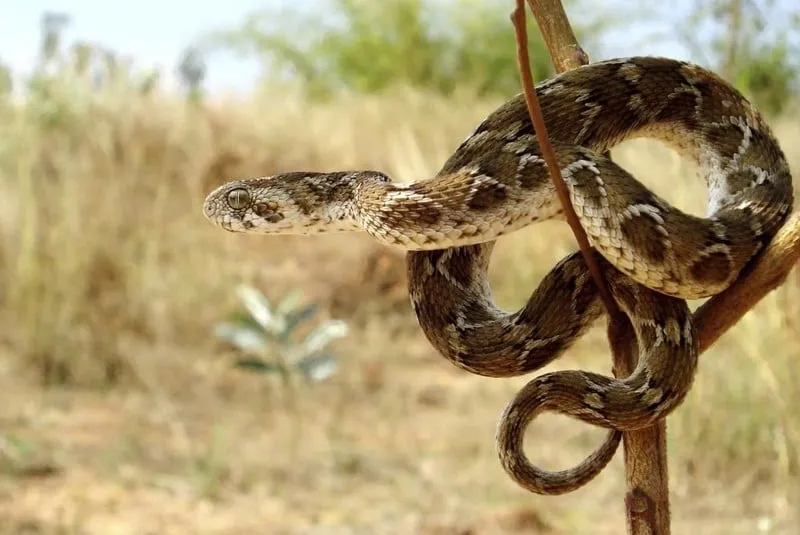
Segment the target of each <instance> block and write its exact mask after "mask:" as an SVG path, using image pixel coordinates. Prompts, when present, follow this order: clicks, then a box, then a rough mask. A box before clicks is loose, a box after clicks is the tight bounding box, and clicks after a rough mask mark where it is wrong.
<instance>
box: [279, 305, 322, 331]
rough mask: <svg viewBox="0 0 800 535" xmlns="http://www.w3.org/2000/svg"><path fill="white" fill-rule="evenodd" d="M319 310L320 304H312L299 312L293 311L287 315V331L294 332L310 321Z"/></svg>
mask: <svg viewBox="0 0 800 535" xmlns="http://www.w3.org/2000/svg"><path fill="white" fill-rule="evenodd" d="M318 308H319V304H318V303H310V304H308V305H306V306H304V307H302V308H299V309H297V310H292V311H291V312H289V313H288V314H287V315H286V330H287V331H293V330H294V329H295V328H297V327H298V326H299V325H300V324H301V323H303V322H304V321H306V320H308V319H310V318H311V317H312V316H313V315H314V314H315V313H316V312H317V309H318Z"/></svg>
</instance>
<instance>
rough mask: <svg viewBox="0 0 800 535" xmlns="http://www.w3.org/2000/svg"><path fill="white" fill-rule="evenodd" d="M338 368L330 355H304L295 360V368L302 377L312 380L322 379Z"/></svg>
mask: <svg viewBox="0 0 800 535" xmlns="http://www.w3.org/2000/svg"><path fill="white" fill-rule="evenodd" d="M338 368H339V366H338V364H337V363H336V359H335V358H334V357H333V356H332V355H328V354H325V355H317V356H313V357H306V358H304V359H301V360H300V361H298V362H297V369H298V370H300V373H302V374H303V376H304V377H306V378H307V379H310V380H312V381H324V380H325V379H327V378H328V377H330V376H331V375H333V374H334V373H336V370H337V369H338Z"/></svg>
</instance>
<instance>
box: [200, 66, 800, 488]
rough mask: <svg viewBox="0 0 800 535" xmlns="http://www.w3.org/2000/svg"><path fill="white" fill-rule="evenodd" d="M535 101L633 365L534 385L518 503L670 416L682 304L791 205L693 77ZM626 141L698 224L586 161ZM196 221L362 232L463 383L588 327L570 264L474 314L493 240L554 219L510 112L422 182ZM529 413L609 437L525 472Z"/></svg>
mask: <svg viewBox="0 0 800 535" xmlns="http://www.w3.org/2000/svg"><path fill="white" fill-rule="evenodd" d="M537 91H538V94H539V98H540V101H541V106H542V109H543V113H544V119H545V122H546V124H547V126H548V132H549V134H550V138H551V141H552V143H553V144H554V147H555V149H556V155H557V159H558V163H559V166H560V167H561V174H562V176H563V178H564V180H565V182H566V184H567V186H568V189H569V194H570V198H571V200H572V203H573V205H574V207H575V210H576V212H577V214H578V217H579V218H580V220H581V223H582V225H583V227H584V228H585V230H586V232H587V234H588V237H589V240H590V242H591V244H592V245H593V247H594V248H595V249H596V250H597V252H598V253H599V255H598V258H599V259H600V260H601V265H602V266H603V270H604V274H605V276H606V279H607V280H608V281H609V284H610V286H611V291H612V294H613V296H614V298H615V299H616V300H617V302H618V303H619V305H620V308H621V309H622V310H623V312H625V313H626V314H627V315H628V316H629V317H630V319H631V321H632V324H633V326H634V330H635V332H636V338H637V342H638V347H639V348H640V356H639V361H638V365H637V368H636V369H635V371H634V372H633V373H632V374H631V375H630V376H629V377H626V378H623V379H616V378H611V377H606V376H603V375H600V374H595V373H589V372H584V371H572V370H565V371H557V372H553V373H548V374H544V375H541V376H538V377H536V378H535V379H533V380H532V381H531V382H529V383H528V384H527V385H526V386H525V387H524V388H523V390H522V391H520V393H519V394H518V395H517V396H516V397H515V399H514V400H512V402H511V403H510V404H509V405H508V406H507V407H506V410H505V412H504V414H503V416H502V418H501V421H500V424H499V427H498V436H497V440H498V450H499V453H500V458H501V462H502V463H503V466H504V468H505V469H506V471H507V472H508V473H509V474H510V475H511V477H512V478H513V479H514V480H515V481H517V482H518V483H519V484H520V485H522V486H523V487H525V488H527V489H529V490H531V491H533V492H537V493H549V494H555V493H561V492H566V491H569V490H571V489H573V488H575V487H577V486H580V485H582V484H583V483H585V482H586V481H588V480H589V479H591V478H592V477H594V476H595V475H596V474H597V473H599V471H600V470H601V469H602V468H603V466H605V464H606V463H607V462H608V461H609V460H610V459H611V457H612V456H613V454H614V451H615V449H616V447H617V444H618V442H619V438H620V431H623V430H632V429H637V428H641V427H645V426H648V425H651V424H652V423H653V422H654V421H655V420H657V419H659V418H662V417H664V416H665V415H666V414H668V413H669V411H671V410H672V409H674V408H675V407H676V406H677V405H679V404H680V403H681V402H682V401H683V399H684V398H685V395H686V393H687V391H688V389H689V387H690V386H691V383H692V380H693V377H694V371H695V368H696V365H697V341H696V337H695V332H694V327H693V325H692V322H691V314H690V311H689V309H688V307H687V305H686V303H685V301H684V299H693V298H700V297H706V296H710V295H713V294H716V293H718V292H720V291H722V290H723V289H725V288H726V287H727V286H728V285H729V284H730V283H731V282H732V281H734V280H735V279H736V277H737V276H738V274H739V273H740V271H741V270H742V269H743V267H745V266H746V265H747V264H748V262H749V261H750V260H751V259H752V258H753V257H754V256H755V255H756V254H758V252H759V251H760V250H761V249H762V248H763V247H764V246H765V245H766V244H767V243H768V242H769V240H770V239H771V238H772V236H773V235H774V234H775V232H776V231H777V230H778V229H779V228H780V226H781V225H782V224H783V222H784V221H785V219H786V218H787V216H788V215H789V212H790V211H791V209H792V206H793V192H792V179H791V176H790V173H789V167H788V165H787V162H786V160H785V158H784V155H783V153H782V151H781V149H780V147H779V146H778V143H777V142H776V140H775V139H774V137H773V136H772V134H771V132H770V129H769V127H768V125H767V124H766V123H765V121H764V120H763V119H762V117H761V116H760V115H759V113H758V112H757V111H756V110H755V109H754V108H753V107H752V106H751V105H750V103H749V102H748V101H747V100H746V99H745V98H744V97H742V95H740V94H739V93H738V92H737V91H736V90H735V89H734V88H733V87H731V86H730V85H729V84H728V83H727V82H725V81H724V80H722V79H721V78H719V77H718V76H716V75H715V74H713V73H711V72H709V71H707V70H704V69H702V68H700V67H698V66H696V65H692V64H689V63H684V62H679V61H675V60H670V59H664V58H653V57H637V58H624V59H616V60H609V61H604V62H598V63H594V64H591V65H587V66H585V67H581V68H579V69H576V70H573V71H568V72H566V73H563V74H560V75H558V76H556V77H554V78H552V79H550V80H547V81H545V82H544V83H541V84H539V85H538V87H537ZM642 136H646V137H652V138H655V139H659V140H661V141H662V142H664V143H666V144H667V145H669V146H671V147H672V148H674V149H675V150H676V151H677V152H678V153H680V154H681V155H682V156H684V157H687V158H690V159H692V160H694V161H695V162H696V163H697V164H698V168H699V169H700V173H701V174H702V175H703V177H704V178H705V181H706V184H707V187H708V192H709V203H708V215H707V217H704V218H701V217H696V216H693V215H689V214H686V213H684V212H682V211H680V210H678V209H676V208H674V207H672V206H670V205H669V204H668V203H667V202H666V201H664V200H663V199H661V198H660V197H658V196H657V195H655V194H654V193H653V192H651V191H650V190H648V189H647V188H646V187H644V186H643V185H642V184H641V183H639V182H638V181H637V180H636V179H635V178H633V177H632V176H631V175H630V174H628V173H627V172H626V171H625V170H624V169H622V168H620V167H619V166H617V165H616V164H614V163H613V162H612V161H610V160H609V159H607V158H605V157H604V156H602V154H601V153H603V152H604V151H606V150H608V149H610V148H611V147H613V146H614V145H617V144H618V143H620V142H622V141H624V140H626V139H630V138H634V137H642ZM204 213H205V215H206V217H208V218H209V219H210V220H211V221H212V222H214V223H215V224H217V225H219V226H221V227H222V228H224V229H226V230H229V231H233V232H248V233H264V234H315V233H322V232H329V231H350V230H362V231H363V230H366V231H367V232H368V233H369V234H370V235H372V236H373V237H374V238H376V239H377V240H379V241H380V242H382V243H384V244H386V245H390V246H397V247H401V248H403V249H406V250H408V251H409V252H408V256H407V264H408V282H409V289H410V294H411V300H412V304H413V308H414V311H415V313H416V315H417V317H418V320H419V323H420V325H421V327H422V329H423V331H424V332H425V335H426V336H427V338H428V340H430V342H431V343H432V344H433V346H434V347H435V348H436V349H437V350H438V351H439V352H440V353H441V354H442V355H444V356H445V357H446V358H448V359H449V360H450V361H452V362H453V363H454V364H456V365H457V366H459V367H461V368H464V369H466V370H468V371H470V372H472V373H476V374H480V375H485V376H491V377H509V376H515V375H521V374H525V373H529V372H531V371H534V370H536V369H539V368H541V367H542V366H544V365H546V364H548V363H550V362H552V361H553V360H554V359H555V358H557V357H558V356H559V355H561V354H562V353H563V352H564V350H565V349H566V348H568V347H569V346H570V345H571V344H572V343H573V342H574V341H575V340H576V339H577V338H579V337H580V336H581V335H582V334H583V333H584V332H585V331H586V329H587V328H588V327H589V326H590V325H591V324H592V323H593V322H594V321H595V320H596V319H597V318H598V317H599V316H601V315H602V314H603V311H604V309H603V307H602V306H601V304H600V302H599V298H598V292H597V290H596V288H595V286H594V284H593V282H592V280H591V278H590V277H589V274H588V272H587V268H586V266H585V264H584V262H583V259H582V257H581V256H580V255H578V254H577V253H576V254H572V255H570V256H569V257H567V258H566V259H564V260H562V261H561V262H560V263H559V264H558V265H557V266H556V267H555V268H554V269H553V270H552V271H551V272H550V273H549V274H548V275H547V276H546V277H545V278H544V280H543V281H542V283H541V284H540V286H539V287H538V288H537V289H536V291H535V292H534V293H533V294H532V295H531V297H530V299H529V300H528V302H527V304H526V305H525V306H524V307H523V308H522V309H521V310H518V311H516V312H513V313H508V312H506V311H503V310H501V309H500V308H498V307H497V306H496V304H495V302H494V300H493V298H492V295H491V290H490V287H489V284H488V281H487V268H488V265H489V257H490V255H491V251H492V247H493V243H494V242H493V240H495V239H496V238H498V237H499V236H501V235H503V234H506V233H509V232H512V231H514V230H517V229H520V228H522V227H525V226H527V225H529V224H531V223H533V222H535V221H541V220H544V219H548V218H553V217H560V215H561V207H560V204H559V202H558V199H557V197H556V195H555V192H554V189H553V186H552V184H551V182H550V180H549V178H548V174H547V166H546V165H545V162H544V160H543V159H542V157H541V155H540V152H539V146H538V144H537V143H536V139H535V136H534V133H533V128H532V125H531V122H530V120H529V117H528V112H527V109H526V106H525V101H524V98H523V97H522V96H521V95H518V96H516V97H514V98H512V99H511V100H509V101H508V102H506V103H505V104H503V105H502V106H501V107H500V108H498V109H497V110H495V111H494V112H493V113H492V114H491V115H489V117H487V118H486V119H485V120H484V121H483V122H482V123H481V124H480V125H479V126H478V127H477V129H476V130H475V131H474V132H473V133H472V134H471V135H470V136H469V137H468V138H467V139H466V140H465V141H464V142H463V143H462V144H461V145H460V146H459V147H458V148H457V149H456V151H455V152H454V153H453V155H452V156H451V157H450V158H449V159H448V160H447V162H446V163H445V164H444V166H443V167H442V169H441V171H439V173H438V174H437V175H436V176H435V177H433V178H430V179H426V180H421V181H418V182H414V183H411V184H399V183H393V182H392V181H391V179H389V178H388V177H387V176H386V175H384V174H382V173H380V172H377V171H348V172H333V173H311V172H300V173H284V174H279V175H275V176H272V177H266V178H255V179H247V180H237V181H233V182H229V183H227V184H224V185H223V186H221V187H219V188H218V189H216V190H215V191H213V192H212V193H211V194H209V196H208V197H207V199H206V202H205V205H204ZM545 410H549V411H557V412H561V413H564V414H567V415H569V416H572V417H574V418H578V419H580V420H583V421H586V422H589V423H592V424H595V425H598V426H602V427H606V428H609V429H611V431H610V433H609V436H608V438H607V439H606V441H605V442H604V444H603V445H602V446H601V447H600V448H599V449H598V450H597V451H596V452H595V453H594V454H592V455H591V456H590V457H589V458H587V459H586V460H585V461H584V462H582V463H581V464H580V465H578V466H576V467H574V468H571V469H568V470H562V471H558V472H549V471H545V470H541V469H539V468H537V467H535V466H533V465H532V464H531V463H530V462H529V461H528V459H527V457H526V456H525V453H524V451H523V449H522V436H523V432H524V429H525V427H526V426H527V424H528V423H529V422H530V421H531V420H532V419H533V418H534V417H535V416H536V415H537V414H540V413H541V412H542V411H545Z"/></svg>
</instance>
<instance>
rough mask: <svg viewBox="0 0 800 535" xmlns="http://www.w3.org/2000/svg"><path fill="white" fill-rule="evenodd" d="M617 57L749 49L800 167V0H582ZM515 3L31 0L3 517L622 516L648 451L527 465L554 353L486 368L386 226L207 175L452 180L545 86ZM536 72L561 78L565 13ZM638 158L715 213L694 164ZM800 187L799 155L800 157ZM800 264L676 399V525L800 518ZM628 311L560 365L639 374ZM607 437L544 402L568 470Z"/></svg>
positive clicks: (8, 148)
mask: <svg viewBox="0 0 800 535" xmlns="http://www.w3.org/2000/svg"><path fill="white" fill-rule="evenodd" d="M565 6H566V9H567V12H568V14H569V15H570V17H571V18H572V21H573V24H574V25H575V27H576V29H577V31H578V34H579V38H580V40H581V42H582V44H583V45H584V47H585V49H586V50H587V52H588V53H589V55H590V57H591V58H592V60H595V61H596V60H601V59H605V58H609V57H616V56H624V55H636V54H645V55H667V56H672V57H676V58H680V59H688V60H692V61H695V62H698V63H700V64H702V65H704V66H706V67H709V68H712V69H714V70H716V71H718V72H720V73H721V74H722V75H723V76H725V77H726V78H727V79H729V80H731V81H732V82H734V83H735V84H736V85H737V87H739V88H740V89H741V90H742V91H743V92H744V93H745V94H747V95H748V96H749V97H750V98H752V99H753V100H754V101H755V102H756V103H757V105H758V106H759V107H760V109H761V110H762V111H763V112H764V113H765V114H766V115H767V117H769V119H770V123H771V125H772V126H773V128H774V130H775V132H776V134H777V136H778V137H779V139H780V140H781V142H782V145H783V148H784V149H785V151H786V152H787V155H788V156H789V158H790V161H791V165H792V169H793V173H794V176H795V177H797V176H800V150H798V146H800V119H798V117H800V114H798V112H800V107H799V105H800V102H798V95H799V94H800V60H798V58H799V57H800V55H799V54H798V53H800V16H799V15H798V13H799V12H800V8H798V7H797V4H796V2H793V1H791V0H780V1H779V0H773V1H767V0H758V1H756V0H749V1H748V0H713V1H689V0H683V1H679V2H674V3H672V4H668V3H666V2H655V1H639V2H635V1H628V2H623V1H619V0H617V1H609V0H603V1H599V0H567V1H566V2H565ZM512 9H513V2H511V1H500V0H494V1H492V0H462V1H457V0H449V1H448V0H438V1H436V0H427V1H424V0H383V1H382V2H376V1H367V0H361V1H359V0H294V1H293V2H279V1H272V2H271V1H268V0H228V1H227V2H221V3H207V4H196V3H190V2H185V1H182V0H174V1H172V2H156V1H155V0H146V1H145V0H143V1H141V2H139V3H136V4H133V3H132V4H110V3H102V2H95V1H90V0H82V1H73V2H66V1H61V2H56V1H45V0H28V1H27V2H24V3H17V4H14V3H11V2H5V3H4V4H3V6H2V8H0V64H2V67H0V533H1V534H87V535H88V534H92V535H93V534H104V535H105V534H144V533H159V534H173V533H174V534H185V533H198V534H234V533H235V534H267V533H268V534H309V535H310V534H342V535H349V534H384V533H385V534H424V535H478V534H481V535H483V534H513V533H526V534H528V533H542V534H567V533H569V534H571V533H620V532H621V531H622V529H623V527H622V526H623V525H624V510H623V503H622V497H623V492H624V480H623V474H622V459H621V457H622V456H621V453H620V455H618V456H617V458H616V459H615V460H614V461H613V462H612V464H611V466H610V467H609V468H608V469H607V470H606V471H605V472H604V473H603V474H602V475H601V476H600V477H598V478H597V479H596V480H595V481H593V482H592V483H591V484H589V485H588V486H586V487H584V488H582V489H580V490H578V491H577V492H574V493H572V494H570V495H567V496H562V497H543V496H534V495H530V494H527V493H525V492H524V491H523V490H522V489H520V488H518V487H517V486H516V485H515V484H513V483H512V482H511V481H510V480H509V479H508V478H507V477H506V476H505V473H504V472H503V471H502V469H501V467H500V464H499V461H498V459H497V455H496V452H495V449H494V432H495V426H496V423H497V419H498V417H499V415H500V413H501V411H502V409H503V407H504V406H505V404H506V403H507V402H508V401H509V400H510V399H511V397H512V396H513V395H514V394H515V393H516V391H517V390H518V389H519V388H520V387H521V386H522V385H523V384H524V383H525V382H526V380H527V379H528V378H525V377H523V378H516V379H512V380H499V379H488V378H481V377H476V376H471V375H469V374H467V373H465V372H462V371H460V370H458V369H456V368H455V367H454V366H452V365H451V364H449V363H448V362H447V361H445V360H444V359H442V358H441V357H439V356H438V355H437V354H436V353H435V352H434V351H433V350H432V348H431V347H430V346H429V344H428V343H427V341H426V340H425V339H424V337H423V335H422V333H421V331H420V330H419V329H418V327H417V325H416V321H415V318H414V316H413V314H412V312H411V309H410V306H409V302H408V296H407V293H406V286H405V284H406V282H405V266H404V261H403V255H402V254H401V253H399V252H397V251H392V250H389V249H386V248H383V247H381V246H379V245H376V244H375V243H373V242H372V241H371V240H370V239H369V238H368V237H366V236H364V235H357V234H353V235H332V236H326V237H313V238H293V237H257V236H241V235H233V234H228V233H225V232H223V231H221V230H219V229H217V228H214V227H212V226H211V225H210V224H209V223H208V222H207V221H206V220H205V219H204V218H203V215H202V211H201V204H202V200H203V198H204V197H205V195H206V194H207V193H208V192H209V191H210V190H211V189H212V188H214V187H216V186H217V185H219V184H221V183H223V182H225V181H228V180H231V179H234V178H238V177H251V176H259V175H269V174H273V173H276V172H282V171H290V170H309V171H330V170H337V169H379V170H382V171H385V172H387V173H389V174H390V175H392V176H393V177H394V178H395V179H397V180H415V179H419V178H423V177H428V176H431V175H433V174H435V173H436V171H437V170H438V168H439V166H440V165H441V164H442V163H443V162H444V160H445V159H446V158H447V157H448V156H449V155H450V153H451V152H452V151H453V150H454V149H455V147H456V146H457V145H458V143H460V142H461V141H462V140H463V139H464V137H466V136H467V135H468V134H469V133H470V132H471V131H472V129H473V128H474V127H475V126H476V125H477V123H478V122H480V121H481V120H482V119H483V118H484V117H485V116H486V115H487V114H488V113H490V112H491V111H492V110H493V109H494V108H495V107H497V106H498V105H499V104H501V103H502V102H503V101H504V100H505V99H507V98H508V97H510V96H511V95H513V94H514V93H516V92H517V91H518V87H519V81H518V74H517V70H516V69H517V67H516V63H515V61H516V60H515V47H514V40H513V29H512V27H511V24H510V22H509V18H508V17H509V13H510V12H511V10H512ZM530 27H531V30H530V31H531V55H532V62H533V67H534V76H535V78H536V79H537V80H542V79H544V78H546V77H547V76H549V75H550V74H551V68H550V66H549V61H548V57H547V54H546V51H545V49H544V48H543V46H542V44H541V41H539V40H538V34H537V33H536V30H535V25H534V23H533V21H530ZM613 155H614V157H615V159H616V160H617V161H618V162H619V163H621V164H622V165H623V166H625V167H626V168H627V169H629V170H630V171H632V172H633V173H634V175H636V176H637V177H639V178H640V179H641V180H642V181H643V182H645V183H646V184H648V185H649V186H650V187H652V188H653V189H654V190H655V191H656V192H657V193H659V194H661V195H663V196H664V197H666V198H667V199H668V200H669V201H671V202H674V203H676V204H678V205H679V206H681V207H683V208H685V209H687V210H689V211H691V212H694V213H698V214H702V213H704V206H705V188H704V186H703V184H702V183H701V181H699V180H697V179H696V177H695V176H694V169H693V168H692V166H691V165H689V164H688V163H686V162H684V161H681V160H679V159H677V157H676V156H675V155H674V154H673V153H671V152H669V151H668V150H666V149H664V148H663V147H662V146H660V145H658V144H656V143H654V142H650V141H646V140H637V141H635V142H628V143H626V144H624V145H623V146H621V147H619V148H617V149H616V150H615V151H614V153H613ZM796 182H797V180H796ZM575 248H576V247H575V245H574V240H573V238H572V235H571V234H570V232H569V230H568V228H567V226H566V225H564V224H563V223H555V222H553V223H543V224H539V225H536V226H535V227H532V228H528V229H525V230H523V231H520V232H518V233H515V234H514V235H511V236H508V237H505V238H503V239H502V240H500V242H499V244H498V246H497V248H496V250H495V255H494V259H493V264H492V270H491V277H492V282H493V287H494V290H495V294H496V297H497V299H498V300H499V302H500V304H501V305H503V306H504V307H507V308H513V307H518V306H520V305H521V304H522V303H523V302H524V301H525V300H526V298H527V296H528V295H529V294H530V292H531V291H532V290H533V288H534V287H535V286H536V284H537V283H538V281H539V280H540V279H541V277H542V276H543V275H544V274H545V273H546V272H547V271H548V270H549V269H550V268H551V267H552V266H553V265H554V264H555V263H556V262H557V261H558V260H559V259H560V258H562V257H563V256H565V255H566V254H568V253H569V252H571V251H573V250H575ZM799 299H800V273H798V271H797V270H795V272H794V273H793V274H792V275H791V276H790V278H789V280H788V281H787V282H786V284H785V285H784V286H783V287H782V288H781V289H780V290H778V291H776V292H774V293H773V294H771V295H770V296H768V297H767V298H766V299H764V301H763V302H762V303H760V304H759V305H758V307H757V308H756V309H754V310H753V311H752V312H751V313H750V314H748V315H747V316H746V317H745V318H744V319H743V320H742V321H741V323H740V324H739V325H737V326H736V327H735V328H734V329H733V330H732V331H731V332H729V333H728V334H727V335H726V336H725V337H724V338H723V339H721V340H720V341H719V342H718V343H717V344H716V345H715V346H714V347H713V348H712V349H711V350H710V351H708V352H707V353H706V354H704V355H703V357H702V360H701V366H700V371H699V375H698V378H697V380H696V383H695V386H694V387H693V389H692V391H691V393H690V395H689V398H688V400H687V401H686V403H685V404H684V405H683V406H681V407H680V408H679V409H678V410H677V411H676V412H675V413H674V414H673V415H672V416H671V417H670V419H669V422H668V429H669V455H670V467H669V472H670V480H671V490H672V511H673V516H674V530H675V532H676V533H703V534H739V533H741V534H745V533H746V534H752V533H766V534H773V533H776V534H777V533H781V534H783V533H786V534H789V533H792V534H793V533H798V531H797V530H798V522H800V518H798V513H797V511H798V510H799V509H800V466H799V463H800V449H798V448H800V416H798V413H797V410H796V407H798V406H800V367H798V364H797V362H798V357H800V304H798V300H799ZM603 323H604V322H599V324H598V326H597V328H596V329H594V330H593V331H592V332H591V333H590V335H589V336H587V337H586V338H585V339H583V340H581V342H580V343H579V344H578V345H577V346H576V347H575V348H574V350H572V351H570V353H569V354H568V355H566V356H565V357H564V358H562V359H560V361H559V362H557V363H556V364H554V365H553V366H551V367H549V369H556V368H565V367H568V368H574V367H581V368H584V369H591V370H595V371H599V372H602V373H610V367H611V365H610V357H609V352H608V350H607V344H606V340H605V335H604V325H603ZM603 436H604V432H603V431H602V430H599V429H594V428H590V427H588V426H585V425H582V424H579V423H577V422H573V421H571V420H567V419H566V418H560V417H555V416H553V417H543V418H541V419H540V420H537V421H536V422H535V424H534V425H533V426H531V428H530V430H529V432H528V439H527V446H526V449H527V451H528V454H529V456H530V457H531V459H532V460H534V461H535V462H537V463H538V464H540V465H541V466H544V467H548V468H553V469H554V468H565V467H567V466H571V465H573V464H575V463H576V462H578V461H579V460H580V459H582V458H583V457H584V456H585V455H586V454H588V453H589V452H590V451H591V450H592V449H593V448H594V447H595V446H596V445H597V444H599V443H600V441H601V440H602V438H603Z"/></svg>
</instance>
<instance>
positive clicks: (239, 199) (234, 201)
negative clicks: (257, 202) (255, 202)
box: [228, 188, 250, 210]
mask: <svg viewBox="0 0 800 535" xmlns="http://www.w3.org/2000/svg"><path fill="white" fill-rule="evenodd" d="M248 204H250V193H248V192H247V190H246V189H244V188H236V189H232V190H230V191H229V192H228V206H230V207H231V208H233V209H234V210H242V209H244V208H247V205H248Z"/></svg>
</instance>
